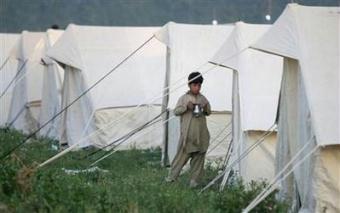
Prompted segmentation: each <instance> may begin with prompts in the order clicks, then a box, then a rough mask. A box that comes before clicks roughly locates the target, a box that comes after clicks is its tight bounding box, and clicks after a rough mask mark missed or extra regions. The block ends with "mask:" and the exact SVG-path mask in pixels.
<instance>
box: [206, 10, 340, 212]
mask: <svg viewBox="0 0 340 213" xmlns="http://www.w3.org/2000/svg"><path fill="white" fill-rule="evenodd" d="M339 14H340V8H339V7H306V6H300V5H297V4H289V5H288V6H287V7H286V9H285V11H284V12H283V14H282V15H281V16H280V17H279V19H278V20H277V21H276V22H275V23H274V25H273V26H272V27H270V29H267V30H266V32H262V34H263V33H264V34H263V35H262V36H259V37H257V36H256V35H257V33H256V30H255V31H254V29H252V28H254V27H255V26H254V25H253V26H250V25H248V26H246V25H244V24H243V23H239V24H237V25H239V29H237V28H238V27H236V29H235V32H237V31H238V33H239V36H238V37H237V36H236V37H235V39H233V38H232V36H230V39H229V40H231V41H230V43H229V44H228V41H227V42H226V43H225V44H224V47H222V48H221V50H220V51H219V52H218V54H217V55H216V56H215V58H214V59H213V60H212V61H213V62H214V63H218V64H219V65H222V66H225V67H228V68H232V69H234V70H237V71H238V72H235V71H234V81H233V82H234V85H233V88H234V91H233V105H236V107H233V124H234V126H233V128H234V130H235V132H236V133H235V134H234V137H235V136H236V137H237V134H239V132H238V130H237V129H241V131H242V128H247V119H246V118H247V115H246V113H248V112H252V110H254V111H253V112H256V109H255V108H254V107H253V108H252V107H250V106H249V104H247V100H244V99H243V100H242V97H246V94H247V91H246V90H247V89H248V88H246V89H245V88H244V87H243V86H242V84H244V83H249V84H250V86H249V88H252V89H255V88H256V86H255V87H253V86H254V85H255V84H256V83H254V82H249V80H248V81H247V76H248V77H251V76H252V74H251V73H248V74H247V76H243V77H242V75H243V74H244V73H245V72H246V70H247V69H246V67H247V65H251V64H253V65H254V63H256V61H255V62H254V61H253V60H260V59H259V58H258V56H261V55H263V56H264V55H266V57H268V54H271V55H272V56H271V57H276V58H277V59H279V58H280V57H281V58H283V66H282V65H280V66H278V67H277V68H280V67H282V68H281V69H274V67H275V66H273V69H270V71H271V72H273V73H271V72H269V70H268V71H267V72H266V71H265V69H263V70H262V71H260V72H258V73H256V71H255V73H256V74H258V75H264V76H263V80H265V78H266V77H268V75H272V76H273V77H274V78H271V79H272V80H274V79H276V81H277V82H276V83H279V84H280V82H281V84H280V85H281V86H280V96H279V97H280V98H279V102H278V104H276V105H278V107H277V108H276V107H274V103H275V102H273V99H272V101H271V102H268V103H269V104H270V103H271V105H272V110H277V117H276V119H275V117H271V119H270V120H268V122H266V123H263V124H266V126H267V127H268V125H269V124H270V123H272V122H273V121H275V120H276V122H277V125H278V144H277V146H276V158H275V159H276V162H275V167H276V174H277V175H276V177H275V178H276V179H274V180H275V181H274V182H273V183H274V185H273V187H271V188H268V191H264V194H260V195H259V196H258V197H257V198H256V199H255V200H254V201H253V202H251V203H250V205H249V206H248V207H247V208H246V209H245V210H244V211H245V212H249V211H250V210H251V209H252V208H254V207H255V206H256V205H257V204H258V203H259V202H261V201H262V200H263V199H264V198H265V197H266V196H267V195H268V194H269V193H265V192H270V189H271V190H273V189H275V188H276V187H277V186H279V189H280V190H279V197H280V198H281V199H283V200H288V201H290V202H291V203H292V205H291V211H293V212H339V211H340V202H339V195H340V182H339V177H340V167H339V162H340V151H339V143H340V142H339V135H340V134H339V131H340V128H339V103H340V102H339V99H340V97H339V80H340V79H339V71H340V69H339V68H340V67H339V61H340V53H339V47H340V46H339V32H340V31H339V29H340V15H339ZM246 28H248V29H246ZM242 29H243V30H242ZM242 31H243V32H244V34H242ZM258 33H260V30H259V31H258ZM247 35H255V36H254V37H252V38H248V43H247V42H244V41H247ZM244 39H245V40H244ZM242 41H243V42H242ZM242 43H243V45H244V46H242ZM240 47H241V48H240ZM242 47H244V48H248V47H250V48H251V49H246V50H244V49H243V48H242ZM233 50H234V51H239V52H242V53H241V54H240V55H239V57H238V58H235V61H229V63H226V62H225V61H223V58H225V57H227V55H228V54H231V52H233ZM242 50H244V51H242ZM260 51H261V52H262V53H261V52H260ZM242 55H244V56H242ZM247 56H248V58H247ZM249 56H251V57H249ZM243 60H245V61H243ZM240 61H241V62H242V63H241V64H240ZM261 65H264V66H266V65H265V64H264V63H263V62H262V64H261ZM267 65H269V64H267ZM250 70H252V71H253V70H255V69H250ZM255 73H254V74H255ZM281 75H282V76H283V77H282V79H281V80H280V79H279V76H281ZM235 77H236V79H235ZM237 79H238V81H236V80H237ZM235 82H236V83H237V84H235ZM265 82H266V83H270V82H271V83H273V82H272V81H268V79H267V80H266V81H265ZM262 86H263V85H262ZM274 86H275V85H274ZM263 88H265V86H264V87H263ZM275 88H276V91H275V93H277V85H276V86H275ZM235 91H239V92H238V94H237V93H235ZM242 91H243V92H242ZM255 91H257V90H253V91H251V93H253V92H255ZM271 92H274V91H273V90H272V91H271ZM242 93H243V94H242ZM248 93H249V92H248ZM253 95H254V94H253ZM272 95H274V94H272ZM235 96H236V97H235ZM267 98H269V97H267ZM272 98H274V96H272ZM269 99H270V98H269ZM269 99H268V100H269ZM248 100H252V99H251V98H249V99H248ZM262 101H263V100H262ZM239 103H240V104H241V106H238V104H239ZM258 103H261V102H258ZM263 103H265V102H263ZM268 103H267V105H263V106H261V107H265V106H268ZM276 103H277V101H276ZM242 107H243V108H247V107H248V111H247V112H242ZM237 109H239V111H238V110H237ZM258 113H259V114H261V113H260V112H259V111H258ZM256 115H258V114H253V115H252V116H254V117H256ZM235 120H236V122H235ZM254 120H256V122H259V121H261V119H259V120H257V119H254ZM262 121H264V120H262ZM269 121H270V122H269ZM237 122H239V123H237ZM245 124H246V126H244V125H245ZM248 124H249V123H248ZM253 124H255V123H253ZM258 124H259V123H258ZM239 126H241V127H239ZM234 130H233V131H234ZM240 135H241V137H242V134H240ZM236 137H235V138H236ZM241 137H240V138H241ZM235 138H234V139H235ZM241 144H242V143H240V144H239V145H241ZM236 149H238V148H237V147H236ZM248 157H249V156H248ZM257 159H258V158H257ZM287 168H288V169H287ZM260 169H261V168H260ZM290 172H291V173H290ZM240 173H241V174H242V169H241V172H240ZM287 177H288V178H287ZM277 180H279V181H278V182H277ZM275 184H278V185H275Z"/></svg>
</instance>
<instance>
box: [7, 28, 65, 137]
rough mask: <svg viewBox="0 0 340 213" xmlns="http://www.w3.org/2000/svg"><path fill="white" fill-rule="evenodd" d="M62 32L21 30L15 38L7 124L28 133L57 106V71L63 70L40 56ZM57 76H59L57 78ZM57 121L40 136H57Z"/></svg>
mask: <svg viewBox="0 0 340 213" xmlns="http://www.w3.org/2000/svg"><path fill="white" fill-rule="evenodd" d="M61 34H62V31H58V30H48V31H47V32H46V33H35V32H34V33H32V32H26V31H24V32H23V33H22V35H21V38H20V40H19V41H18V43H17V45H16V48H15V54H14V57H16V60H17V62H18V66H17V70H16V74H15V78H14V79H15V81H14V84H13V96H12V97H11V110H10V113H9V117H8V124H9V126H10V127H13V128H16V129H18V130H21V131H23V132H24V133H31V132H33V131H35V130H36V129H37V128H38V127H39V126H40V125H41V124H42V123H43V122H45V121H47V120H48V119H50V118H51V117H52V116H53V115H54V114H55V113H56V111H57V109H58V108H59V107H60V91H59V92H58V90H60V82H59V81H60V80H61V79H60V77H59V76H60V74H61V72H62V69H61V68H60V67H59V68H58V67H57V66H56V64H54V65H48V64H47V65H45V66H44V65H43V62H42V58H43V57H45V56H44V54H45V52H46V50H47V48H48V47H49V46H51V45H52V44H53V43H54V42H55V41H56V40H57V39H58V38H59V36H60V35H61ZM58 78H59V79H58ZM56 124H57V120H55V121H53V122H51V123H50V124H49V125H48V126H46V127H44V128H43V129H42V130H41V131H40V132H39V135H40V136H44V137H50V138H54V139H58V137H57V136H58V127H57V126H56Z"/></svg>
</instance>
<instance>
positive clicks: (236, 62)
mask: <svg viewBox="0 0 340 213" xmlns="http://www.w3.org/2000/svg"><path fill="white" fill-rule="evenodd" d="M269 28H270V26H269V25H257V24H246V23H243V22H238V23H236V25H235V28H234V30H233V32H232V33H231V35H230V36H229V38H228V40H227V41H226V42H225V43H224V44H223V46H222V47H221V48H220V50H219V51H218V52H217V53H216V54H215V56H214V57H213V59H212V60H211V61H212V62H213V63H217V64H220V65H222V66H225V67H228V68H230V69H233V70H236V71H237V72H238V85H239V89H238V91H234V92H236V93H238V95H239V97H240V104H239V107H240V109H237V110H239V112H240V115H241V118H240V119H241V120H240V122H241V125H240V126H241V128H242V130H243V131H246V130H268V129H269V128H270V127H271V126H272V125H273V124H274V123H275V118H276V112H277V105H278V100H279V93H280V84H281V77H282V76H281V73H282V65H283V63H282V62H283V60H282V57H278V56H274V55H271V54H267V53H263V52H261V51H257V50H253V49H249V46H250V45H251V44H253V43H254V42H255V41H257V40H258V39H259V38H260V37H261V36H262V35H263V34H264V33H265V32H266V31H267V30H268V29H269ZM235 106H236V105H235ZM233 110H234V109H233Z"/></svg>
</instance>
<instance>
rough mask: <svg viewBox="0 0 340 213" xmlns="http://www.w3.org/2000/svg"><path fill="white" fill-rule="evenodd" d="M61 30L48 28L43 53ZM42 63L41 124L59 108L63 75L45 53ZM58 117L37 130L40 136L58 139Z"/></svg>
mask: <svg viewBox="0 0 340 213" xmlns="http://www.w3.org/2000/svg"><path fill="white" fill-rule="evenodd" d="M63 32H64V31H63V30H52V29H49V30H47V32H46V35H45V38H44V39H45V53H44V54H46V51H47V50H48V49H49V48H51V47H52V46H53V45H54V43H55V42H56V41H57V40H58V39H59V38H60V36H61V35H62V34H63ZM42 63H43V65H44V72H43V86H42V98H41V110H40V114H39V124H40V125H43V124H45V123H47V122H48V121H49V119H51V118H52V117H53V116H54V115H56V114H57V113H58V112H59V111H60V110H61V92H62V83H63V77H64V69H63V68H62V67H61V66H60V65H59V64H58V63H56V62H55V61H53V60H51V59H49V58H48V57H47V56H46V55H44V56H43V58H42ZM59 131H60V119H59V117H57V118H56V119H54V120H53V121H51V122H49V123H48V124H47V125H46V126H45V127H44V128H42V129H41V130H40V132H39V134H40V135H41V136H44V137H48V138H53V139H57V140H58V139H59V137H60V134H59Z"/></svg>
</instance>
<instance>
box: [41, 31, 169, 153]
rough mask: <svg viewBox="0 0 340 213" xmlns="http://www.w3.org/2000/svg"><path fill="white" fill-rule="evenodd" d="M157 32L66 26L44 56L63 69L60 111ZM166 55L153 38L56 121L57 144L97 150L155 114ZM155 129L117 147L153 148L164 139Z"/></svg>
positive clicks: (159, 107)
mask: <svg viewBox="0 0 340 213" xmlns="http://www.w3.org/2000/svg"><path fill="white" fill-rule="evenodd" d="M157 30H158V28H157V27H99V26H79V25H74V24H70V25H69V26H68V27H67V29H66V30H65V32H64V34H63V35H62V37H61V38H60V39H59V40H58V41H57V42H56V43H55V45H54V46H53V47H52V48H50V49H49V51H48V54H47V55H48V56H49V57H50V58H52V59H53V60H55V61H56V62H58V63H59V64H62V66H64V68H65V76H64V84H63V94H62V108H64V107H65V106H67V105H69V103H71V102H72V101H73V100H75V99H76V98H77V97H79V96H80V95H81V94H82V93H83V92H84V91H86V90H87V89H89V88H90V87H91V86H92V85H94V83H95V82H97V81H98V80H99V79H100V78H102V77H103V76H104V75H105V74H107V73H108V72H109V71H110V70H112V69H113V68H114V67H115V66H116V65H117V64H119V63H121V62H122V60H123V59H124V58H126V57H127V56H128V55H129V54H131V53H132V52H133V51H135V50H136V49H137V48H138V47H139V46H140V45H141V44H142V43H144V42H145V41H146V40H148V39H149V38H150V37H152V36H153V33H154V32H155V31H157ZM165 53H166V52H165V48H164V47H163V46H162V44H161V43H160V42H158V41H157V40H156V39H152V40H151V41H150V42H148V43H147V44H146V45H145V46H143V47H142V48H141V49H140V51H138V52H136V53H135V54H134V55H133V56H132V57H130V58H129V59H128V60H127V61H125V63H123V64H122V65H121V66H120V67H119V68H118V69H117V70H115V71H114V72H113V73H111V74H110V75H108V76H107V77H106V78H105V79H104V80H103V81H101V82H100V83H99V84H97V85H96V86H95V87H93V88H92V89H91V90H90V92H89V93H86V95H84V96H83V97H82V98H80V99H79V100H78V101H77V102H75V103H74V104H73V105H72V106H71V107H69V108H68V109H67V110H66V111H65V113H63V115H62V118H61V134H62V135H61V143H65V142H67V143H68V144H69V145H74V144H76V143H78V142H79V143H81V144H80V147H84V146H88V145H94V146H97V147H101V148H102V147H105V146H107V145H108V144H109V143H111V142H112V141H114V140H116V139H117V138H119V137H121V136H123V135H126V134H127V133H129V132H130V131H132V130H134V129H135V128H137V127H139V126H141V125H143V124H144V123H146V122H147V121H149V120H150V119H152V118H154V117H155V116H157V115H159V114H160V112H161V104H162V100H161V99H158V100H153V98H154V97H155V96H159V95H160V96H161V95H162V94H161V92H162V88H163V84H164V76H165ZM141 104H142V106H140V107H136V106H139V105H141ZM117 120H118V121H117ZM150 128H151V127H150ZM159 129H160V128H157V129H155V130H154V131H150V130H149V129H145V130H143V131H144V132H145V134H146V135H144V136H143V137H140V138H139V139H138V141H135V140H134V138H130V139H129V140H128V141H126V142H125V143H124V144H122V145H121V146H120V147H119V149H127V148H131V147H137V148H142V149H143V148H151V147H157V146H159V145H160V143H161V141H160V140H161V139H162V137H163V136H162V131H159ZM147 131H149V132H148V133H147ZM94 133H98V134H94ZM141 134H143V133H141Z"/></svg>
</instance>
